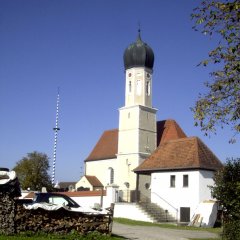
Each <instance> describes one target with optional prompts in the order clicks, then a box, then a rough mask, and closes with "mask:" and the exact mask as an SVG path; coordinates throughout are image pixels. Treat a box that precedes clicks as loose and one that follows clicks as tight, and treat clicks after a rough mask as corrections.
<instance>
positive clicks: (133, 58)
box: [123, 31, 154, 70]
mask: <svg viewBox="0 0 240 240" xmlns="http://www.w3.org/2000/svg"><path fill="white" fill-rule="evenodd" d="M123 60H124V67H125V70H127V69H129V68H132V67H147V68H150V69H152V68H153V64H154V53H153V50H152V49H151V48H150V47H149V46H148V45H147V44H146V43H144V42H143V41H142V39H141V36H140V31H139V34H138V38H137V40H136V42H134V43H132V44H130V45H129V46H128V47H127V49H126V50H125V52H124V55H123Z"/></svg>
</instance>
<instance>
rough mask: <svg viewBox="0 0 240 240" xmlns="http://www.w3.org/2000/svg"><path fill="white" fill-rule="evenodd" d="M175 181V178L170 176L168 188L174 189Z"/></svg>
mask: <svg viewBox="0 0 240 240" xmlns="http://www.w3.org/2000/svg"><path fill="white" fill-rule="evenodd" d="M175 181H176V176H175V175H171V176H170V187H172V188H174V187H175Z"/></svg>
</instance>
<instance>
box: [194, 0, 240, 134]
mask: <svg viewBox="0 0 240 240" xmlns="http://www.w3.org/2000/svg"><path fill="white" fill-rule="evenodd" d="M239 9H240V3H239V2H238V1H236V0H235V1H228V2H226V1H216V0H214V1H210V0H206V1H202V3H201V5H200V6H199V7H197V8H195V9H194V10H193V11H194V12H193V14H192V15H191V17H192V20H194V21H195V25H194V27H193V28H194V29H195V30H197V31H199V30H200V31H201V32H202V33H203V34H205V35H206V34H207V35H210V36H211V35H212V34H216V35H220V39H221V40H220V41H219V43H218V45H217V46H216V48H215V49H213V50H211V51H210V52H209V54H208V59H205V60H203V61H201V63H200V64H199V65H202V66H208V65H209V64H210V63H213V64H218V66H219V69H218V70H216V71H213V72H211V73H210V76H211V78H212V80H211V82H207V83H206V84H205V85H206V87H207V89H208V92H207V93H206V94H204V95H200V97H199V98H198V100H197V102H196V104H195V106H194V107H193V108H192V111H193V112H194V118H195V121H196V123H195V125H200V127H201V130H202V131H204V132H205V134H209V132H214V133H215V132H216V126H220V127H221V128H223V127H224V126H225V125H231V127H232V130H233V135H234V136H236V134H239V133H240V128H239V121H240V120H239V119H240V114H239V109H240V107H239V105H240V78H239V76H240V35H239V34H240V13H239Z"/></svg>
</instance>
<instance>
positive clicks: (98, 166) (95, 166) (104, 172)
mask: <svg viewBox="0 0 240 240" xmlns="http://www.w3.org/2000/svg"><path fill="white" fill-rule="evenodd" d="M116 161H117V159H116V158H114V159H106V160H100V161H88V162H86V165H85V175H89V176H96V177H97V178H98V179H99V181H100V182H101V183H102V184H103V186H104V187H105V186H107V185H109V183H110V175H109V167H111V168H113V170H114V175H116V171H117V169H116ZM114 178H115V176H114Z"/></svg>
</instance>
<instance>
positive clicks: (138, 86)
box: [137, 80, 142, 96]
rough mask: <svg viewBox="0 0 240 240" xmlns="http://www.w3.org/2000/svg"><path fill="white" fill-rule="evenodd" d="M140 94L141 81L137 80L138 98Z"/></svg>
mask: <svg viewBox="0 0 240 240" xmlns="http://www.w3.org/2000/svg"><path fill="white" fill-rule="evenodd" d="M141 94H142V83H141V80H137V95H138V96H140V95H141Z"/></svg>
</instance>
